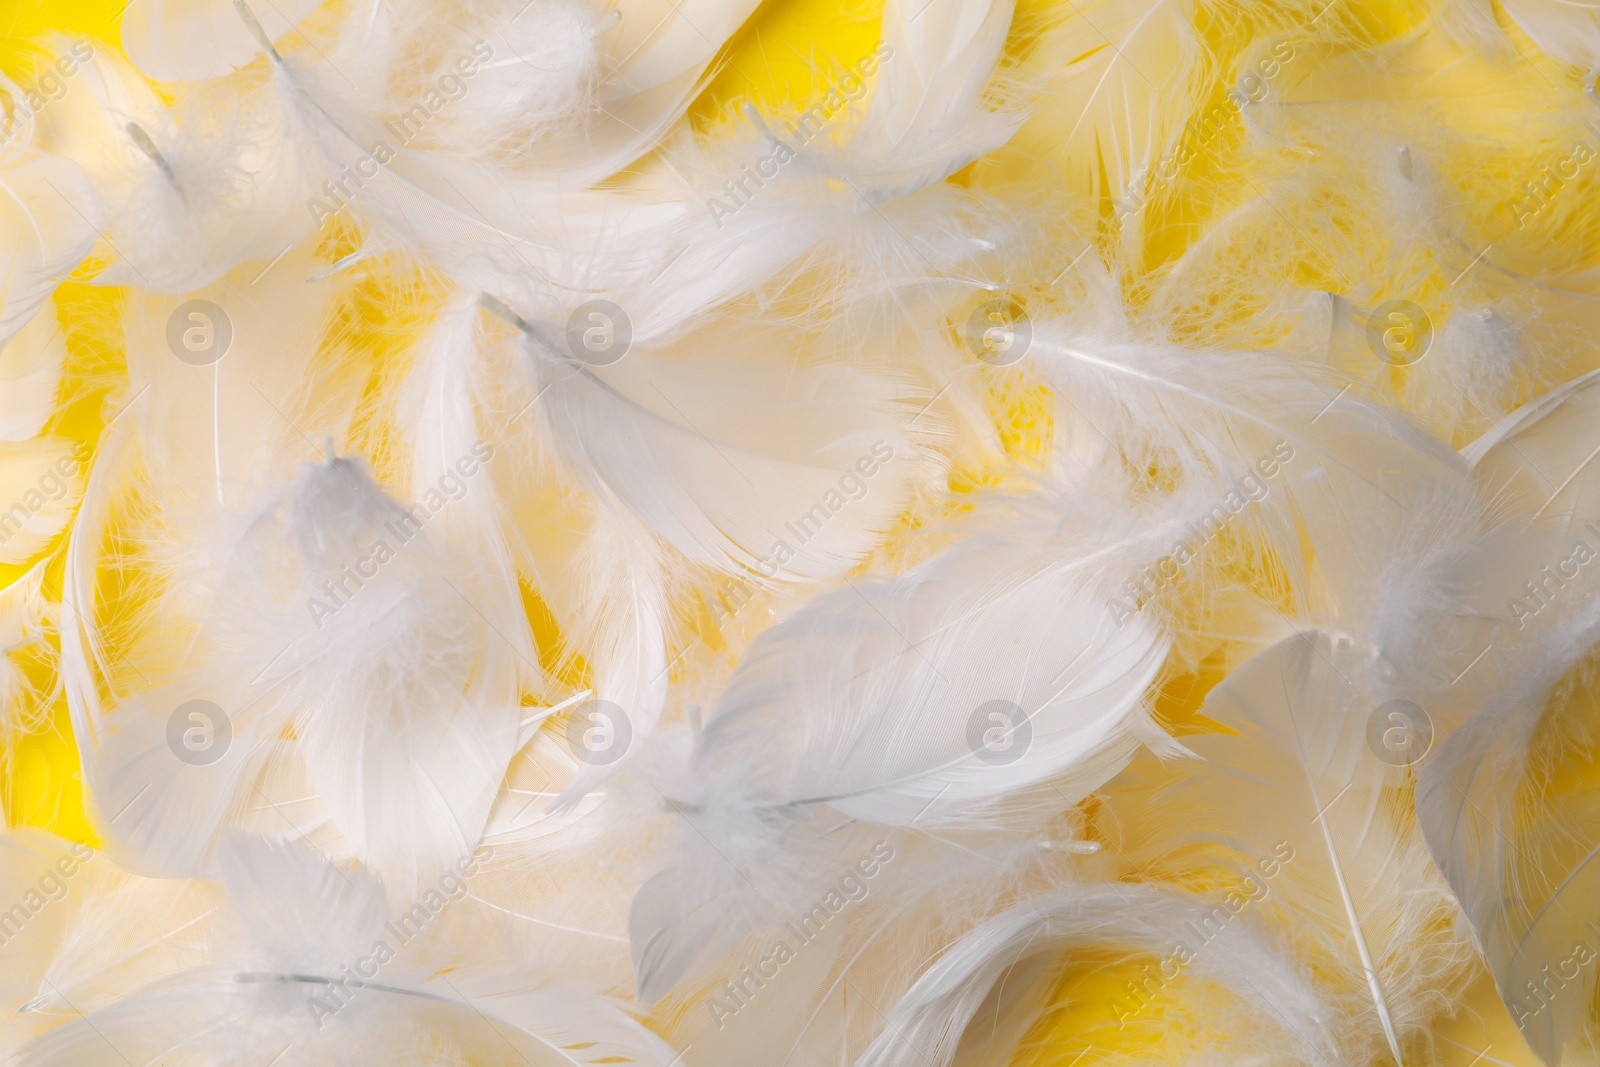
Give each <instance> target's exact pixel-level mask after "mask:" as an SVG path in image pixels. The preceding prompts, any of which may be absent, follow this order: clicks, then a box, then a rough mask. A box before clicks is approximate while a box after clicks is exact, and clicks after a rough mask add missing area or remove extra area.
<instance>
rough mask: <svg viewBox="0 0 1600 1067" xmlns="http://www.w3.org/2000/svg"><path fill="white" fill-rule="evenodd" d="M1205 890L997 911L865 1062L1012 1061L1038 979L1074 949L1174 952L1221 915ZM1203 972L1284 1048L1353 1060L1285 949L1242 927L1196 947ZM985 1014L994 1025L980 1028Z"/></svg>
mask: <svg viewBox="0 0 1600 1067" xmlns="http://www.w3.org/2000/svg"><path fill="white" fill-rule="evenodd" d="M1211 910H1212V909H1211V908H1210V907H1209V904H1208V902H1206V901H1205V900H1203V898H1200V897H1198V896H1194V895H1191V894H1187V893H1182V892H1177V891H1174V890H1170V889H1159V888H1156V887H1154V886H1140V885H1119V884H1111V883H1107V884H1099V885H1086V886H1074V887H1070V888H1063V889H1059V890H1056V891H1055V892H1052V893H1047V894H1043V895H1040V896H1037V897H1034V898H1032V899H1029V900H1025V901H1024V902H1023V903H1021V904H1018V905H1016V906H1015V907H1013V908H1011V909H1009V910H1007V911H1005V912H1002V913H1001V914H999V915H996V916H994V917H993V918H991V919H989V920H988V921H986V922H984V923H983V924H982V925H981V926H978V927H977V928H975V929H973V930H971V931H969V932H968V933H967V934H965V935H964V936H963V937H962V938H961V939H960V940H959V941H957V942H956V943H955V944H953V945H951V946H950V948H949V949H948V950H946V951H945V953H944V955H943V956H941V957H940V958H939V960H938V961H937V962H935V963H934V964H933V966H931V967H929V968H928V970H927V971H926V972H924V973H923V975H922V976H921V977H920V978H919V979H918V980H917V982H916V984H915V985H914V986H912V987H911V989H910V990H909V991H908V992H907V993H906V995H905V996H904V997H903V998H902V999H901V1000H900V1002H899V1003H898V1004H896V1005H895V1006H894V1007H893V1008H891V1009H890V1010H889V1011H888V1012H887V1014H886V1016H885V1018H884V1022H883V1028H882V1030H881V1031H880V1033H879V1035H878V1038H877V1040H876V1041H874V1042H873V1044H872V1046H871V1047H870V1048H868V1049H867V1051H866V1052H865V1053H864V1054H863V1055H862V1056H861V1057H860V1058H859V1059H858V1060H856V1061H855V1062H856V1067H912V1065H914V1064H927V1065H929V1067H950V1065H953V1064H961V1065H967V1064H970V1065H972V1067H977V1065H978V1064H980V1063H996V1062H1004V1059H1003V1058H1004V1057H1007V1056H1008V1055H1010V1053H1011V1051H1012V1048H1013V1046H1015V1044H1016V1043H1017V1042H1018V1041H1019V1040H1020V1039H1021V1038H1022V1036H1023V1035H1024V1033H1025V1032H1026V1030H1027V1028H1028V1026H1029V1024H1030V1023H1031V1022H1032V1021H1033V1020H1034V1019H1035V1018H1037V1016H1038V1015H1039V1013H1040V1012H1041V1010H1042V1008H1043V1005H1042V1003H1041V1002H1040V991H1039V989H1038V988H1037V986H1038V983H1039V980H1040V979H1041V978H1044V977H1048V975H1049V974H1050V973H1051V972H1052V969H1053V967H1055V966H1058V965H1059V962H1060V960H1061V959H1062V958H1063V957H1066V956H1069V955H1070V954H1071V953H1072V952H1073V951H1074V950H1082V949H1099V950H1106V949H1110V950H1115V951H1123V952H1127V953H1129V954H1133V955H1158V956H1159V955H1165V954H1167V953H1172V952H1174V951H1175V950H1174V948H1173V946H1174V945H1187V944H1188V942H1189V941H1190V940H1192V939H1193V938H1194V933H1193V930H1194V929H1195V924H1197V923H1201V922H1204V921H1206V920H1207V919H1208V918H1209V917H1210V915H1211ZM1192 960H1193V962H1192V975H1193V977H1194V978H1195V979H1199V980H1202V981H1207V982H1213V983H1216V984H1218V985H1221V986H1224V987H1227V988H1229V989H1231V990H1232V991H1233V992H1234V993H1235V994H1236V995H1237V996H1239V997H1240V998H1241V999H1242V1000H1244V1001H1246V1002H1247V1003H1248V1004H1249V1005H1250V1007H1251V1008H1252V1009H1254V1010H1255V1011H1256V1012H1259V1013H1260V1016H1261V1018H1263V1019H1264V1020H1267V1021H1268V1023H1269V1025H1275V1026H1276V1027H1277V1028H1279V1030H1280V1032H1281V1034H1282V1040H1283V1044H1282V1045H1281V1046H1280V1047H1279V1049H1278V1051H1280V1052H1287V1051H1289V1049H1290V1048H1294V1049H1295V1050H1296V1051H1297V1052H1299V1053H1300V1054H1302V1055H1304V1056H1305V1057H1306V1058H1308V1059H1311V1058H1315V1059H1316V1060H1317V1061H1320V1062H1326V1063H1337V1062H1342V1061H1340V1060H1339V1058H1338V1055H1337V1043H1336V1040H1335V1038H1334V1035H1333V1034H1332V1033H1331V1032H1330V1031H1329V1029H1328V1026H1327V1022H1326V1019H1327V1009H1326V1005H1325V1004H1324V1002H1323V1001H1322V999H1321V998H1320V997H1319V996H1318V994H1317V992H1316V990H1315V989H1314V988H1313V987H1312V986H1311V985H1310V984H1309V983H1307V981H1306V979H1305V977H1304V976H1303V975H1301V974H1300V973H1299V972H1298V971H1297V970H1296V969H1295V968H1294V967H1293V966H1292V965H1290V964H1288V963H1286V962H1285V961H1284V959H1283V957H1282V955H1281V954H1279V953H1278V952H1277V951H1276V949H1275V947H1274V946H1273V945H1271V944H1270V943H1268V942H1266V941H1265V940H1263V939H1262V938H1260V937H1258V936H1257V935H1256V934H1255V933H1253V932H1252V931H1250V930H1248V929H1246V928H1245V927H1243V926H1242V925H1236V926H1232V927H1229V928H1227V929H1226V930H1224V931H1222V932H1221V933H1220V935H1219V936H1217V937H1216V938H1214V939H1213V940H1212V941H1210V942H1207V943H1206V944H1205V945H1204V946H1203V947H1202V948H1201V949H1200V950H1199V951H1198V952H1193V953H1192ZM980 1011H982V1013H983V1019H984V1023H983V1024H982V1025H983V1027H985V1028H986V1029H988V1030H989V1033H987V1034H984V1035H982V1036H981V1037H980V1036H979V1035H975V1034H972V1033H970V1032H969V1027H970V1026H971V1025H973V1023H974V1017H975V1016H977V1015H978V1013H979V1012H980Z"/></svg>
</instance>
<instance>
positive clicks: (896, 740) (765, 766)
mask: <svg viewBox="0 0 1600 1067" xmlns="http://www.w3.org/2000/svg"><path fill="white" fill-rule="evenodd" d="M1105 596H1106V590H1104V589H1103V588H1102V586H1101V583H1100V581H1099V579H1097V578H1096V577H1095V575H1094V574H1093V572H1092V565H1091V564H1089V563H1087V562H1082V563H1074V562H1072V561H1070V560H1069V561H1066V562H1053V561H1050V560H1048V559H1045V558H1041V557H1039V556H1037V555H1034V554H1032V553H1031V552H1028V551H1019V550H1016V549H1009V550H1008V549H1005V548H1001V549H998V550H996V549H990V550H988V551H984V550H982V549H980V548H974V547H966V548H962V549H958V550H954V551H952V552H950V553H948V554H947V555H945V556H943V557H941V558H939V559H936V560H935V561H933V562H931V563H929V564H926V565H924V566H923V567H921V568H919V569H917V570H915V571H912V572H910V573H909V574H907V575H905V576H903V577H901V578H899V579H895V580H892V581H880V582H873V583H855V582H851V583H849V585H848V587H847V588H844V589H840V590H837V591H835V592H832V593H828V594H826V595H824V596H822V597H819V598H818V599H816V600H815V601H813V602H812V603H810V604H808V605H807V606H806V607H805V608H804V609H802V611H801V612H799V613H798V614H797V615H796V616H794V617H793V618H791V619H790V620H788V621H786V622H784V623H782V624H780V625H778V626H775V627H773V628H772V629H770V630H768V631H766V632H765V633H763V634H762V635H761V636H760V637H759V638H757V640H756V641H755V642H754V643H753V644H752V645H751V647H750V649H749V650H748V652H747V654H746V656H745V659H744V662H743V664H742V665H741V666H740V668H739V670H738V671H736V672H735V674H734V676H733V678H732V679H731V680H730V682H729V684H728V687H727V689H726V691H725V692H724V694H723V695H722V697H721V699H720V700H719V701H718V704H717V707H716V709H715V711H714V713H713V717H712V719H711V721H710V722H709V723H708V724H707V727H706V729H705V732H704V733H703V734H702V735H701V736H700V737H699V739H698V741H697V744H696V747H695V752H694V756H693V760H692V763H691V774H692V778H691V784H690V785H689V789H688V791H687V792H686V793H684V794H682V795H679V796H675V797H673V798H672V804H673V806H674V807H675V808H676V809H677V810H679V811H680V812H681V813H682V816H683V818H684V819H685V820H686V822H687V823H688V825H689V832H688V833H686V834H685V844H686V845H687V846H692V849H693V851H698V852H702V853H704V856H703V858H702V859H701V860H700V861H697V862H696V863H690V864H685V865H680V866H675V867H669V868H668V869H667V870H665V871H664V872H662V873H661V874H660V875H658V876H656V877H655V878H654V879H652V880H651V881H650V882H647V883H646V884H645V886H644V887H643V888H642V889H641V890H640V892H639V896H638V898H637V899H636V900H635V902H634V909H633V918H632V920H631V923H630V928H631V936H632V938H633V950H634V963H635V968H636V970H637V972H638V977H639V988H640V996H641V998H643V999H644V1000H645V1001H646V1002H650V1001H653V1000H654V999H655V998H656V997H658V996H659V995H660V994H661V993H662V992H664V991H665V990H666V988H667V987H669V986H671V985H672V984H673V983H674V982H675V981H676V980H677V978H678V977H679V975H680V974H681V973H683V971H684V970H685V969H686V968H687V967H689V966H690V965H691V964H692V962H693V960H694V959H695V958H697V957H698V956H699V955H700V954H701V953H702V952H704V951H705V950H706V949H707V947H714V945H713V946H708V945H707V944H706V939H707V938H708V937H712V936H713V935H714V936H715V937H716V938H717V939H718V940H720V939H724V938H726V937H729V936H737V935H738V934H740V933H742V932H743V928H744V927H745V926H746V925H747V924H749V923H751V922H753V921H756V916H757V915H758V914H759V913H760V912H761V911H762V910H763V909H764V908H766V907H768V906H769V903H768V902H766V901H763V900H761V899H759V895H758V894H746V893H745V892H744V891H743V888H742V887H741V886H740V885H739V884H738V883H737V882H733V881H732V880H730V879H726V878H725V877H719V876H724V875H725V872H726V869H727V868H729V867H731V868H732V869H733V870H734V871H736V872H739V871H743V870H744V869H746V868H754V869H770V868H771V867H772V866H773V865H781V866H782V868H783V869H785V870H789V871H791V872H792V877H793V879H794V881H795V882H796V884H803V883H804V881H805V879H806V878H807V877H809V878H814V877H815V876H816V875H815V872H816V871H817V870H818V869H822V870H828V869H831V868H832V867H834V866H838V865H839V862H837V861H836V862H829V861H828V860H827V857H829V856H831V855H832V854H833V853H834V852H835V851H836V850H837V849H839V848H841V847H844V846H845V845H846V844H847V842H846V840H845V838H844V836H841V835H838V834H836V833H829V832H827V831H824V830H822V829H821V824H822V822H825V821H826V822H837V821H838V820H837V817H836V816H842V817H843V818H844V821H845V822H846V823H849V822H854V821H860V822H862V823H874V824H878V825H881V826H894V827H902V828H918V827H926V828H929V829H930V830H931V829H934V828H945V829H953V828H956V827H960V826H962V825H975V824H976V825H983V824H992V825H1004V823H1005V822H1006V820H1007V818H1008V817H1015V816H1017V815H1019V814H1020V812H1018V811H1010V812H1008V811H1007V810H1006V809H1005V807H1004V804H1005V802H1006V801H1007V799H1008V798H1009V797H1012V796H1013V795H1015V794H1019V793H1023V792H1025V791H1027V790H1029V789H1030V788H1032V787H1036V786H1039V785H1040V784H1041V783H1044V782H1047V781H1048V782H1049V783H1050V787H1051V788H1050V790H1049V802H1050V803H1048V804H1046V805H1045V806H1046V807H1049V806H1051V805H1052V804H1057V803H1068V804H1070V803H1073V802H1075V801H1076V800H1077V799H1081V798H1082V797H1083V796H1084V795H1086V794H1087V793H1088V792H1089V791H1091V790H1092V789H1094V788H1095V787H1096V786H1097V785H1099V784H1100V783H1102V782H1104V781H1105V780H1106V779H1107V778H1108V777H1109V776H1110V775H1111V774H1113V773H1115V771H1116V770H1117V768H1118V767H1120V766H1121V765H1122V763H1124V762H1126V760H1127V759H1128V758H1129V756H1131V754H1132V752H1133V749H1134V748H1135V746H1136V744H1137V740H1138V739H1146V740H1149V739H1153V738H1154V737H1159V736H1164V735H1160V734H1159V731H1154V730H1153V729H1150V728H1148V726H1147V724H1146V721H1145V719H1144V711H1143V705H1142V698H1143V696H1144V692H1145V689H1146V687H1147V686H1148V685H1149V684H1150V682H1151V680H1152V679H1153V678H1154V676H1155V674H1156V671H1157V670H1158V669H1159V668H1160V667H1161V664H1162V662H1163V660H1164V658H1165V656H1166V652H1167V647H1168V640H1167V638H1166V637H1165V636H1164V635H1163V634H1161V633H1160V632H1159V631H1158V629H1157V628H1156V627H1155V626H1154V624H1153V623H1152V622H1151V621H1150V620H1149V619H1147V618H1143V617H1138V618H1134V619H1133V620H1131V621H1129V622H1128V623H1127V624H1125V625H1123V626H1121V627H1119V626H1118V625H1117V624H1116V623H1115V622H1114V620H1113V618H1112V615H1111V613H1110V612H1108V611H1107V610H1106V600H1105ZM823 812H831V813H836V815H829V816H827V817H826V818H824V816H823V815H822V813H823ZM1025 821H1026V820H1025ZM812 834H820V837H819V838H815V839H810V840H809V841H808V840H807V839H808V838H810V837H811V835H812ZM707 846H709V848H710V849H711V850H714V851H715V853H717V854H720V856H721V861H720V862H718V861H716V860H713V859H712V853H711V852H707V851H706V848H707ZM797 868H804V869H806V870H808V871H810V872H811V873H810V874H809V875H801V874H799V873H795V872H796V870H797ZM719 882H725V883H726V884H723V885H720V886H719V885H718V883H719ZM708 903H709V904H713V905H714V907H713V911H714V912H715V917H712V916H711V915H709V914H706V913H705V912H704V908H705V906H706V905H707V904H708ZM708 923H709V927H708Z"/></svg>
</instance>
